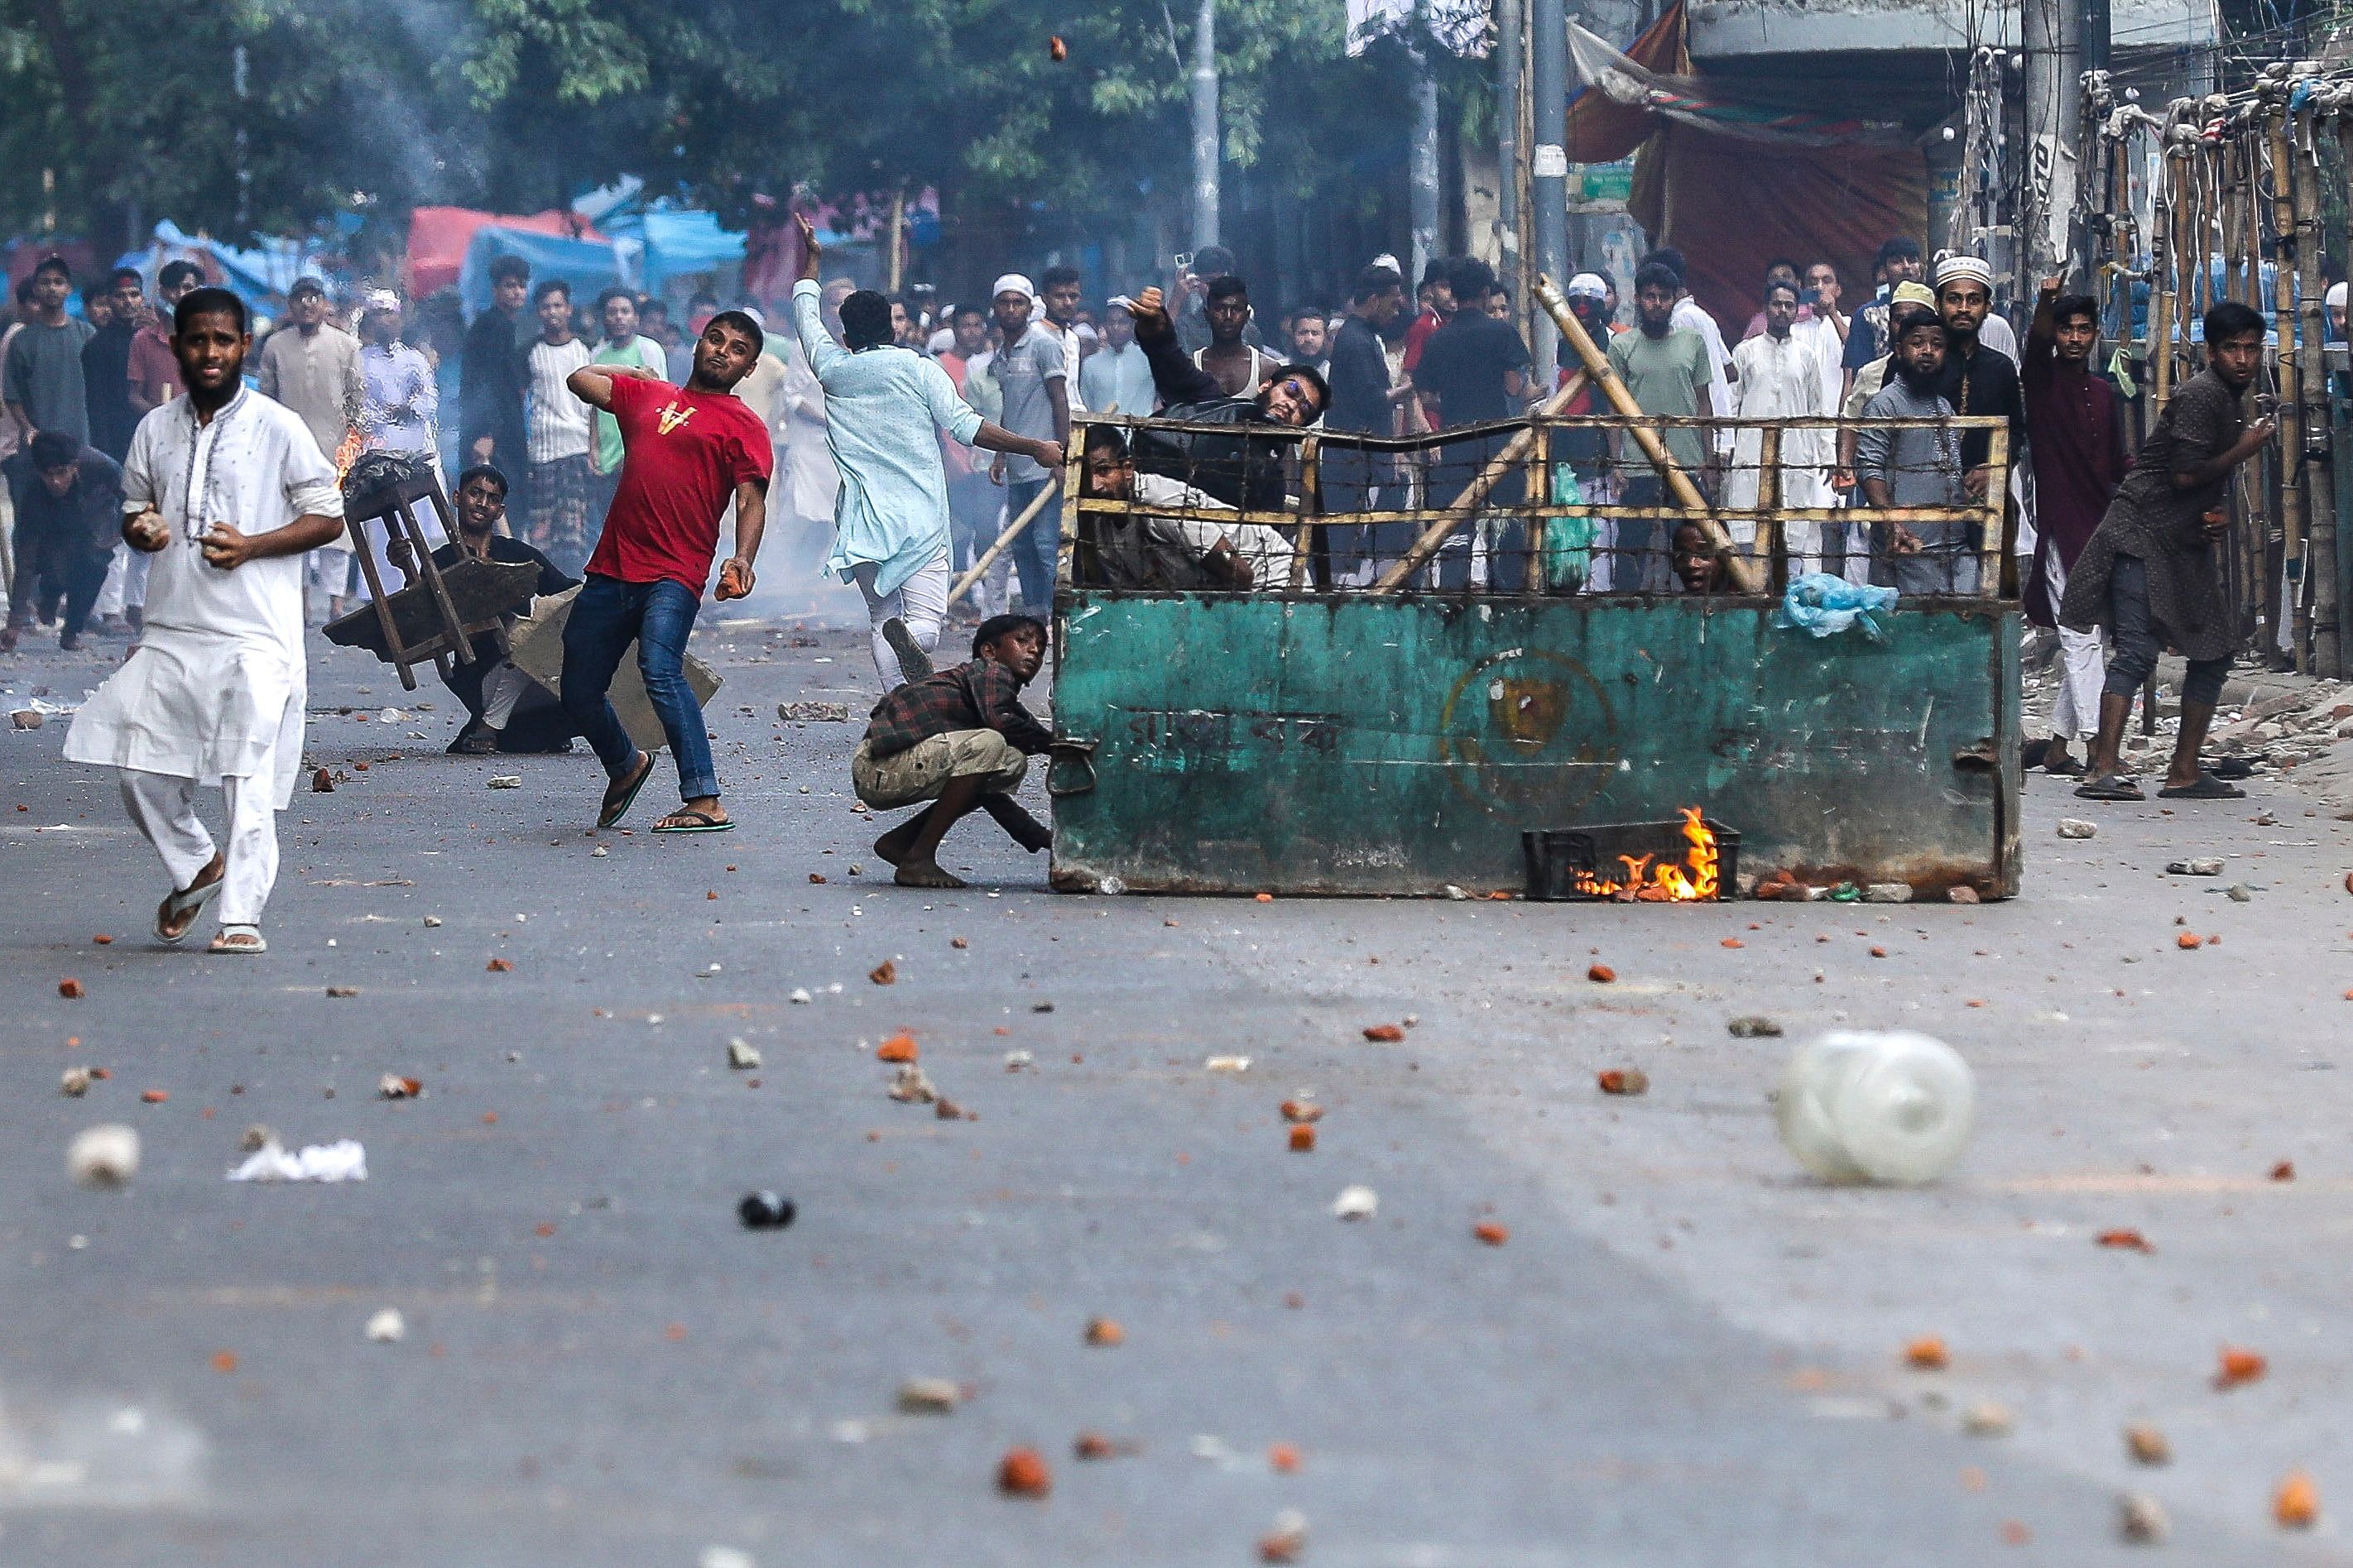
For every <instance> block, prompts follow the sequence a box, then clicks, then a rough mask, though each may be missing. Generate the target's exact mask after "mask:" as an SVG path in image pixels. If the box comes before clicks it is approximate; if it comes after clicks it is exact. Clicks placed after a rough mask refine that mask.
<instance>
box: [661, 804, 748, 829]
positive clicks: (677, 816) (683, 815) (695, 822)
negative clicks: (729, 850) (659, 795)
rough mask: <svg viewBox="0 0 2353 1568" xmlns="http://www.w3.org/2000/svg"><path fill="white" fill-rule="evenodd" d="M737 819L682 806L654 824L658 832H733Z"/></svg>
mask: <svg viewBox="0 0 2353 1568" xmlns="http://www.w3.org/2000/svg"><path fill="white" fill-rule="evenodd" d="M734 830H735V819H734V818H733V817H732V816H712V815H711V814H710V813H709V812H707V811H689V810H686V809H684V808H683V807H681V809H679V810H677V811H673V812H671V813H670V815H669V816H665V817H663V818H662V819H661V820H660V821H659V822H657V823H655V824H654V831H655V832H656V833H733V831H734Z"/></svg>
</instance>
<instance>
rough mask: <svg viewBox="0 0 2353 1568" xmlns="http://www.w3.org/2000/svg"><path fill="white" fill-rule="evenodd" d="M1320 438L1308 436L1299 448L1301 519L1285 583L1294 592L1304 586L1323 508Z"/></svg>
mask: <svg viewBox="0 0 2353 1568" xmlns="http://www.w3.org/2000/svg"><path fill="white" fill-rule="evenodd" d="M1323 444H1324V443H1323V438H1322V437H1316V436H1310V437H1307V438H1306V439H1305V440H1304V441H1302V442H1301V443H1300V444H1299V499H1300V504H1301V506H1302V508H1303V515H1302V516H1301V517H1300V520H1299V531H1298V533H1297V534H1295V535H1294V536H1293V539H1292V542H1291V572H1290V574H1289V577H1288V579H1287V580H1288V582H1289V583H1290V584H1291V586H1292V587H1293V588H1294V589H1296V588H1301V587H1304V586H1305V585H1306V583H1307V557H1308V554H1309V552H1311V551H1312V550H1314V539H1315V515H1314V514H1315V513H1316V512H1318V511H1320V510H1323V506H1324V489H1323V486H1324V478H1323V475H1324V468H1323V452H1322V447H1323Z"/></svg>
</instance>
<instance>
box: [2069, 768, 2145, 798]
mask: <svg viewBox="0 0 2353 1568" xmlns="http://www.w3.org/2000/svg"><path fill="white" fill-rule="evenodd" d="M2075 796H2076V798H2077V799H2079V800H2147V798H2148V796H2147V795H2143V794H2141V793H2140V785H2138V784H2135V783H2133V782H2132V781H2131V780H2130V779H2128V778H2126V777H2125V776H2124V775H2123V774H2122V773H2109V774H2107V775H2105V777H2102V778H2096V779H2087V780H2085V781H2084V783H2082V784H2077V785H2076V786H2075Z"/></svg>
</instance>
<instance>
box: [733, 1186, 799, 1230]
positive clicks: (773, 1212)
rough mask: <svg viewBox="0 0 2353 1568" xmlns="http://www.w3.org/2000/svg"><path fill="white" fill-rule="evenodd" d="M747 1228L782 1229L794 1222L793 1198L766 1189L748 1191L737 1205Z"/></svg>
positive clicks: (736, 1209) (737, 1211)
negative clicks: (779, 1195)
mask: <svg viewBox="0 0 2353 1568" xmlns="http://www.w3.org/2000/svg"><path fill="white" fill-rule="evenodd" d="M735 1212H736V1214H737V1215H740V1216H742V1218H743V1221H744V1229H746V1230H782V1229H784V1228H785V1226H788V1225H790V1224H792V1223H793V1214H794V1212H795V1211H794V1209H793V1200H792V1199H790V1198H782V1197H778V1196H777V1195H776V1194H774V1193H771V1192H766V1191H762V1192H756V1193H746V1194H744V1201H743V1202H742V1203H740V1204H737V1205H735Z"/></svg>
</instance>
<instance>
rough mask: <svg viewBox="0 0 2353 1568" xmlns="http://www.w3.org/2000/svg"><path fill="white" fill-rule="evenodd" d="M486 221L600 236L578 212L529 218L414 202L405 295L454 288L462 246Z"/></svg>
mask: <svg viewBox="0 0 2353 1568" xmlns="http://www.w3.org/2000/svg"><path fill="white" fill-rule="evenodd" d="M486 223H494V224H497V225H499V226H501V227H504V228H522V229H529V230H531V231H532V232H533V233H534V234H554V235H561V236H563V237H565V238H567V239H593V240H601V239H603V238H604V236H603V235H600V234H598V233H597V232H596V226H594V225H592V224H589V223H586V222H584V221H583V220H582V219H581V217H580V215H579V214H577V213H572V212H556V211H553V210H550V211H548V212H543V213H533V214H532V215H531V216H528V217H510V216H505V215H503V214H500V213H478V212H475V211H474V210H473V209H471V208H470V207H418V208H417V210H416V211H414V212H412V213H410V214H409V215H408V265H407V270H406V274H405V282H406V287H407V289H408V297H409V298H410V299H412V300H422V299H423V298H425V296H426V295H427V294H430V293H432V292H434V291H435V290H436V289H448V288H451V287H454V286H455V285H456V283H457V281H458V273H459V268H462V267H464V266H465V263H466V247H467V246H469V245H470V244H472V243H473V238H474V231H475V230H476V229H478V228H480V227H481V226H483V225H484V224H486Z"/></svg>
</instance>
